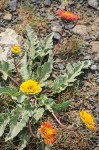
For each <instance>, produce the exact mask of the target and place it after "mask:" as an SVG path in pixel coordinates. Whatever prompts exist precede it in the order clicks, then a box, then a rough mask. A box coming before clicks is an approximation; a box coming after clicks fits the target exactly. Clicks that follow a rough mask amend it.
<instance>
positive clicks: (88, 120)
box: [79, 110, 96, 131]
mask: <svg viewBox="0 0 99 150" xmlns="http://www.w3.org/2000/svg"><path fill="white" fill-rule="evenodd" d="M79 115H80V118H81V120H82V122H83V123H84V124H85V126H86V127H87V128H88V129H90V130H93V131H95V130H96V127H95V123H94V121H93V118H92V116H91V115H90V114H89V113H87V112H86V111H84V110H82V111H80V113H79Z"/></svg>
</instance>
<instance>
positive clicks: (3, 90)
mask: <svg viewBox="0 0 99 150" xmlns="http://www.w3.org/2000/svg"><path fill="white" fill-rule="evenodd" d="M1 94H5V95H9V96H12V97H13V96H14V97H18V96H20V94H21V93H20V92H18V90H17V89H15V88H13V87H0V95H1Z"/></svg>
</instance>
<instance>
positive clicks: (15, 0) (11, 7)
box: [9, 0, 17, 11]
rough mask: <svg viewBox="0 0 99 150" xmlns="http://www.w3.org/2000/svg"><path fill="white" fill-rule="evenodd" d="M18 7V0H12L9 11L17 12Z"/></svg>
mask: <svg viewBox="0 0 99 150" xmlns="http://www.w3.org/2000/svg"><path fill="white" fill-rule="evenodd" d="M16 7H17V0H12V1H10V2H9V9H10V10H11V11H15V10H16Z"/></svg>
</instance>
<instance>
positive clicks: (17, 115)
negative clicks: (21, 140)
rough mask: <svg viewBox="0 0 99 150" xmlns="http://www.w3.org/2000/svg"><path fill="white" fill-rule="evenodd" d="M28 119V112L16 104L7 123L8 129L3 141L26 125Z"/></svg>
mask: <svg viewBox="0 0 99 150" xmlns="http://www.w3.org/2000/svg"><path fill="white" fill-rule="evenodd" d="M28 119H29V113H28V112H27V111H25V110H23V109H22V107H21V105H18V106H17V108H16V110H14V111H12V116H11V120H10V123H9V126H10V131H9V133H8V135H7V136H6V138H5V141H8V140H11V139H13V138H14V137H15V136H17V135H18V133H19V132H20V131H21V130H22V129H23V128H24V127H25V126H26V123H27V122H28Z"/></svg>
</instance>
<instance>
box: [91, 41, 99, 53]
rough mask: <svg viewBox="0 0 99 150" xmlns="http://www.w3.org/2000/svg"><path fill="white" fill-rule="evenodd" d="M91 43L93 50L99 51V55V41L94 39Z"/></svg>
mask: <svg viewBox="0 0 99 150" xmlns="http://www.w3.org/2000/svg"><path fill="white" fill-rule="evenodd" d="M90 45H91V46H92V49H91V50H92V52H93V53H97V55H98V56H99V41H92V42H91V43H90Z"/></svg>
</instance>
